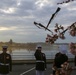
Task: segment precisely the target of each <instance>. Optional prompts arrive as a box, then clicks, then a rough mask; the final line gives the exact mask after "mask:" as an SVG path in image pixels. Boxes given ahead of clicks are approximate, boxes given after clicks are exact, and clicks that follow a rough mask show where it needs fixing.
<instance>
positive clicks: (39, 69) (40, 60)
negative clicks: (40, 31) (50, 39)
mask: <svg viewBox="0 0 76 75" xmlns="http://www.w3.org/2000/svg"><path fill="white" fill-rule="evenodd" d="M41 50H42V47H41V46H40V45H39V46H37V49H36V51H35V54H34V56H35V58H36V75H44V71H45V70H46V55H45V54H44V53H42V52H41Z"/></svg>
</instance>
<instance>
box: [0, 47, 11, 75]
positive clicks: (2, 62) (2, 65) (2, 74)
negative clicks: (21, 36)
mask: <svg viewBox="0 0 76 75" xmlns="http://www.w3.org/2000/svg"><path fill="white" fill-rule="evenodd" d="M7 48H8V46H2V51H3V52H2V53H1V54H0V75H9V73H10V72H11V71H12V59H11V55H10V54H8V53H7Z"/></svg>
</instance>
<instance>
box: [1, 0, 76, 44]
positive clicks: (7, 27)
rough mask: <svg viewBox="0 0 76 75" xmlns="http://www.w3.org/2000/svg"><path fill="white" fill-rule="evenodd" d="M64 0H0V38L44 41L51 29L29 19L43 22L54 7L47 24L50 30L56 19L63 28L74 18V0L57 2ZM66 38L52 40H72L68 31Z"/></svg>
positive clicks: (24, 41) (22, 41) (75, 16)
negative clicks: (54, 14)
mask: <svg viewBox="0 0 76 75" xmlns="http://www.w3.org/2000/svg"><path fill="white" fill-rule="evenodd" d="M62 1H66V0H0V41H3V42H8V41H9V40H10V39H12V40H13V41H14V42H19V43H27V42H45V39H46V36H47V34H50V35H51V33H50V32H49V31H45V30H44V29H39V28H37V27H36V26H35V25H34V24H33V22H34V21H36V22H38V23H42V24H43V25H45V26H46V25H47V23H48V21H49V19H50V17H51V16H52V14H53V13H54V12H55V11H56V9H57V8H58V7H60V8H61V10H60V11H59V12H58V14H57V15H56V17H55V18H54V19H53V21H52V22H51V24H50V25H49V29H51V30H52V31H53V29H54V26H55V24H56V23H58V24H59V25H63V26H64V27H65V28H66V27H67V26H70V25H71V24H72V23H74V22H76V1H73V2H72V1H71V2H69V3H64V4H61V5H57V3H59V2H62ZM65 36H66V39H65V40H60V39H58V40H57V41H56V42H57V43H58V42H64V43H65V42H76V37H71V36H70V35H69V33H68V32H66V34H65Z"/></svg>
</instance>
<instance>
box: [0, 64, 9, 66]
mask: <svg viewBox="0 0 76 75" xmlns="http://www.w3.org/2000/svg"><path fill="white" fill-rule="evenodd" d="M0 65H6V66H7V65H9V64H4V63H0Z"/></svg>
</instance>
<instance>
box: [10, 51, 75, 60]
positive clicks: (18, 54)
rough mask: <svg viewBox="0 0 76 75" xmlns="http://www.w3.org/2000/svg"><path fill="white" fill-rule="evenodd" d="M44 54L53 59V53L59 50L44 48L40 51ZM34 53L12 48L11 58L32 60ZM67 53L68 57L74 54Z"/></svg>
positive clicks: (72, 56)
mask: <svg viewBox="0 0 76 75" xmlns="http://www.w3.org/2000/svg"><path fill="white" fill-rule="evenodd" d="M42 52H43V53H45V55H46V59H54V57H55V54H56V53H57V52H59V51H58V50H52V51H50V50H46V51H45V50H44V51H42ZM34 53H35V51H28V50H14V51H12V53H11V55H12V59H13V60H34V59H35V57H34ZM67 55H68V57H69V58H74V55H72V54H71V53H70V52H69V51H68V52H67Z"/></svg>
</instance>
